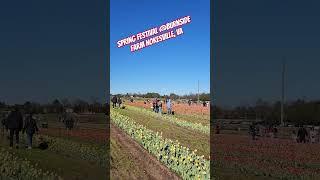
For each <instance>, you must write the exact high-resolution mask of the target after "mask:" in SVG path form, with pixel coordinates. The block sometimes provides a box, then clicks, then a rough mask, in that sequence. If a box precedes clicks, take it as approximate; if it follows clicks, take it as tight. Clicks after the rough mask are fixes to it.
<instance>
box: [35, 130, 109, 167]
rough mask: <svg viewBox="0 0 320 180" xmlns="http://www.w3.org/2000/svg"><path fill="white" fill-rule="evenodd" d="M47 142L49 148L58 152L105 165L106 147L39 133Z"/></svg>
mask: <svg viewBox="0 0 320 180" xmlns="http://www.w3.org/2000/svg"><path fill="white" fill-rule="evenodd" d="M41 137H43V138H44V139H45V141H47V142H49V150H51V151H54V152H57V153H59V154H63V155H67V156H70V155H71V156H73V157H75V158H80V159H82V160H85V161H91V162H95V163H97V164H98V165H100V166H101V167H107V158H108V153H107V147H99V146H94V145H92V144H86V143H78V142H75V141H70V140H66V139H62V138H56V137H51V136H47V135H41Z"/></svg>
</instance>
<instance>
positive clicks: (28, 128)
mask: <svg viewBox="0 0 320 180" xmlns="http://www.w3.org/2000/svg"><path fill="white" fill-rule="evenodd" d="M35 132H39V129H38V126H37V123H36V120H35V118H34V117H33V113H30V114H29V115H28V116H27V117H26V119H25V123H24V127H23V131H22V133H26V134H27V143H28V149H32V138H33V135H34V133H35Z"/></svg>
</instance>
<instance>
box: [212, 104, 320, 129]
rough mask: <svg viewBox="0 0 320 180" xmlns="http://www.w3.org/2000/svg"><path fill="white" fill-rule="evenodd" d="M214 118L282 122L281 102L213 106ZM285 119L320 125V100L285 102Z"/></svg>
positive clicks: (288, 121) (267, 122)
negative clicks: (229, 106)
mask: <svg viewBox="0 0 320 180" xmlns="http://www.w3.org/2000/svg"><path fill="white" fill-rule="evenodd" d="M212 110H213V114H212V116H213V118H214V119H247V120H261V121H262V122H264V123H266V124H280V118H281V117H280V116H281V102H280V101H277V102H274V103H269V102H267V101H263V100H261V99H259V100H258V101H257V102H256V103H255V104H254V105H251V106H237V107H234V108H230V109H227V108H222V107H219V106H213V109H212ZM284 121H285V123H290V124H293V125H320V100H315V101H306V100H304V99H298V100H295V101H292V102H286V103H285V104H284Z"/></svg>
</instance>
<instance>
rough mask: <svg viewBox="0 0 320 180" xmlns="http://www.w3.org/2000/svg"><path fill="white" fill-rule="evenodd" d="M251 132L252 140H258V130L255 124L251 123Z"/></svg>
mask: <svg viewBox="0 0 320 180" xmlns="http://www.w3.org/2000/svg"><path fill="white" fill-rule="evenodd" d="M249 133H250V134H251V136H252V140H256V135H257V132H256V127H255V125H254V124H252V125H250V127H249Z"/></svg>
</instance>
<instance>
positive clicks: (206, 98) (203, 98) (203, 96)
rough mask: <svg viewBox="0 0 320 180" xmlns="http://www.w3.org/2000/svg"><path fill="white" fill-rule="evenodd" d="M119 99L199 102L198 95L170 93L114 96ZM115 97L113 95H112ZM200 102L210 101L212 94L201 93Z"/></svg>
mask: <svg viewBox="0 0 320 180" xmlns="http://www.w3.org/2000/svg"><path fill="white" fill-rule="evenodd" d="M114 95H116V96H118V97H128V98H129V97H132V96H133V97H136V98H137V97H138V98H166V97H170V98H171V99H173V100H177V99H187V100H192V101H197V100H198V94H192V93H190V94H186V95H178V94H175V93H170V94H167V95H166V94H164V95H161V94H159V93H156V92H148V93H126V94H114ZM111 96H113V95H111ZM199 100H200V101H210V93H201V94H199Z"/></svg>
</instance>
